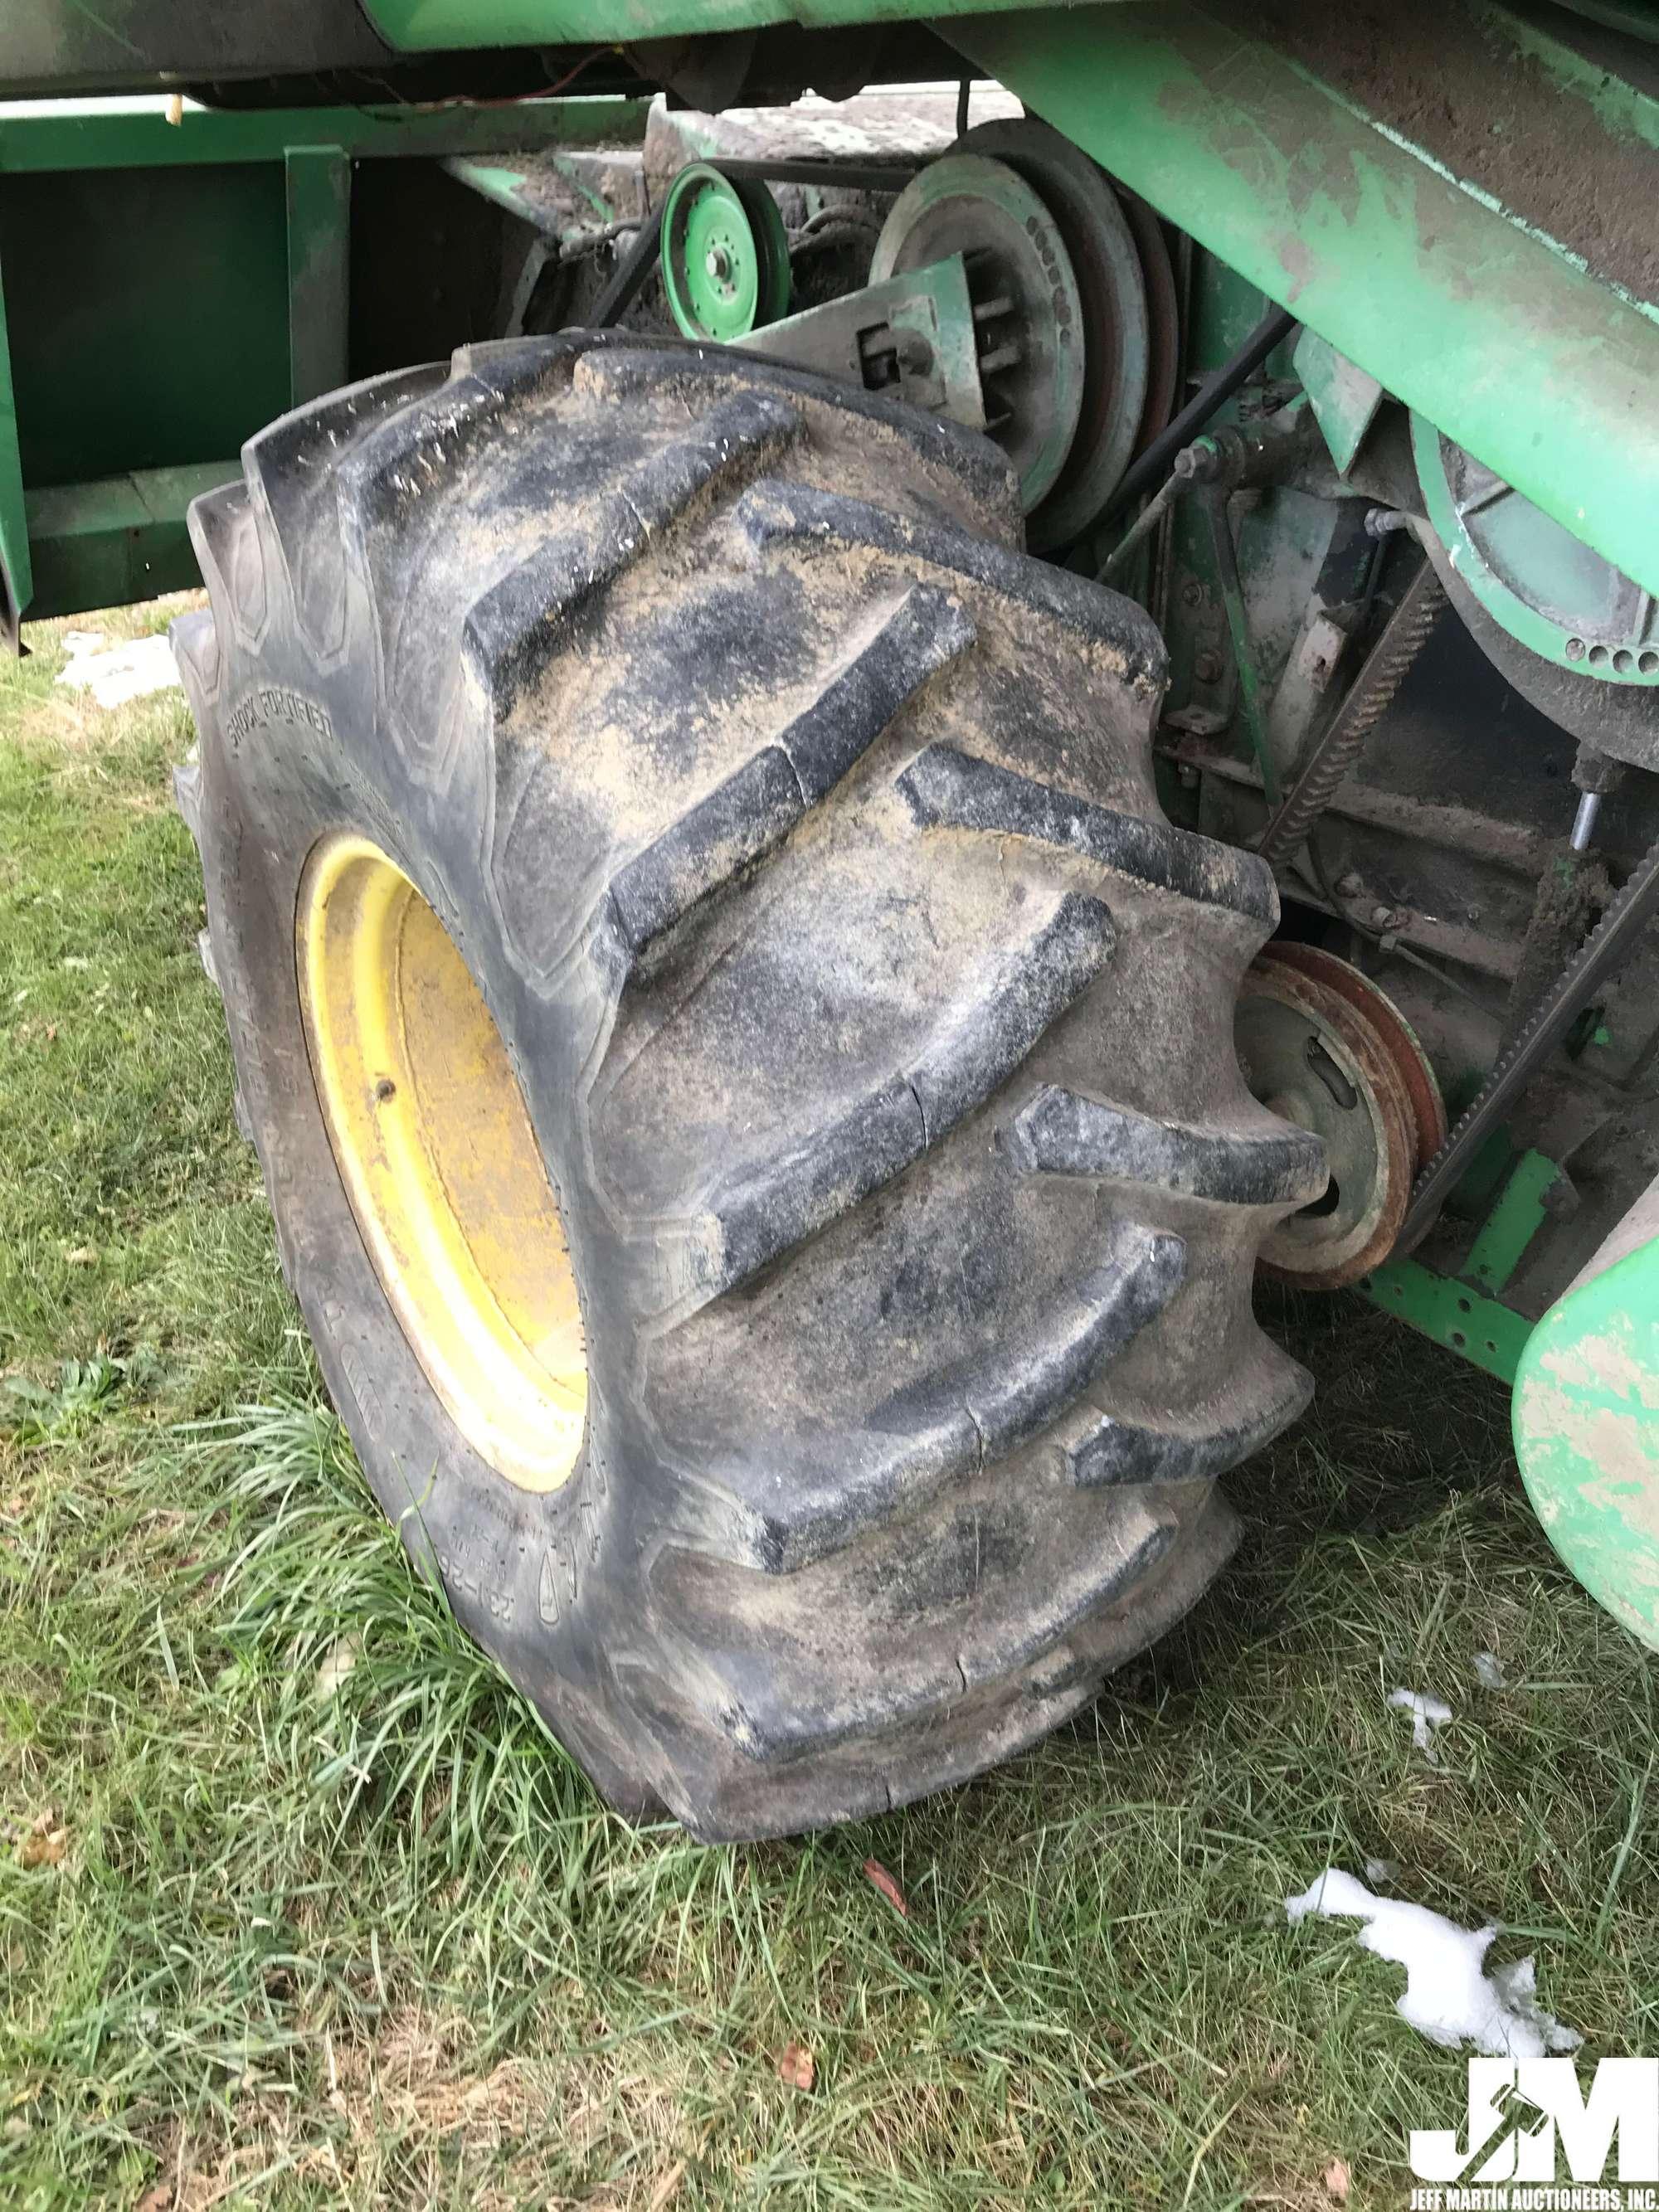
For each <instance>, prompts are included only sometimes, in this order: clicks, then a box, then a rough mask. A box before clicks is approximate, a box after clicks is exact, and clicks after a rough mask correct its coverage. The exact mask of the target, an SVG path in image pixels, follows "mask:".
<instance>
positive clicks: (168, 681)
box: [58, 629, 179, 707]
mask: <svg viewBox="0 0 1659 2212" xmlns="http://www.w3.org/2000/svg"><path fill="white" fill-rule="evenodd" d="M64 652H65V653H67V654H68V656H69V658H68V659H67V660H66V661H65V662H64V666H63V667H62V669H60V670H59V671H58V682H59V683H60V684H68V685H69V687H70V690H72V691H90V692H91V694H92V696H93V697H94V699H95V700H96V701H97V702H98V704H99V705H100V707H125V706H126V705H127V704H128V703H129V702H131V701H132V700H134V699H146V698H148V697H149V695H150V694H151V693H152V692H153V691H167V690H177V689H178V688H179V669H178V664H177V663H176V662H175V661H174V659H173V647H171V646H170V645H169V644H168V643H167V639H166V638H165V637H139V638H131V639H111V638H107V637H101V636H100V635H99V633H98V632H97V631H96V630H90V629H66V630H65V631H64Z"/></svg>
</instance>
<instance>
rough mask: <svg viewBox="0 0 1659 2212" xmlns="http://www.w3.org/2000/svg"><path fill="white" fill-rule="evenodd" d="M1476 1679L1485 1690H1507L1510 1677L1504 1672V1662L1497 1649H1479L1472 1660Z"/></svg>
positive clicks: (1471, 1663)
mask: <svg viewBox="0 0 1659 2212" xmlns="http://www.w3.org/2000/svg"><path fill="white" fill-rule="evenodd" d="M1469 1663H1470V1665H1471V1666H1472V1667H1473V1668H1474V1679H1475V1680H1476V1681H1477V1682H1479V1683H1480V1686H1481V1688H1482V1689H1483V1690H1507V1689H1508V1687H1509V1686H1510V1678H1509V1676H1508V1675H1507V1674H1505V1673H1504V1662H1503V1661H1502V1660H1501V1659H1500V1658H1499V1657H1498V1654H1497V1653H1496V1652H1495V1651H1477V1652H1476V1653H1475V1655H1474V1658H1473V1659H1472V1660H1471V1661H1470V1662H1469Z"/></svg>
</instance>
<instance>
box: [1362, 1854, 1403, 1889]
mask: <svg viewBox="0 0 1659 2212" xmlns="http://www.w3.org/2000/svg"><path fill="white" fill-rule="evenodd" d="M1365 1879H1366V1881H1368V1882H1370V1886H1371V1887H1372V1888H1373V1889H1381V1888H1382V1887H1383V1883H1384V1882H1389V1881H1399V1879H1400V1863H1399V1861H1398V1860H1397V1859H1367V1860H1366V1862H1365Z"/></svg>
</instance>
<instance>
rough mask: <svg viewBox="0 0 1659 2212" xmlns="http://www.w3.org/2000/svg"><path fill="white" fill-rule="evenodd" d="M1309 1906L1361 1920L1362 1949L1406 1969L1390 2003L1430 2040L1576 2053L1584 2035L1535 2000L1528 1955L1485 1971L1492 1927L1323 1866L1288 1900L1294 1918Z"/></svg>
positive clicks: (1493, 2050)
mask: <svg viewBox="0 0 1659 2212" xmlns="http://www.w3.org/2000/svg"><path fill="white" fill-rule="evenodd" d="M1310 1912H1311V1913H1317V1914H1318V1915H1319V1916H1320V1917H1321V1918H1322V1919H1325V1920H1363V1921H1364V1923H1365V1924H1364V1928H1362V1929H1361V1930H1360V1932H1359V1936H1358V1942H1359V1943H1360V1946H1361V1948H1363V1949H1364V1950H1367V1951H1373V1952H1375V1953H1376V1956H1377V1957H1378V1958H1379V1959H1391V1960H1394V1962H1395V1965H1396V1966H1403V1967H1404V1968H1405V1969H1406V1989H1405V1994H1404V1995H1403V1996H1401V1997H1400V1998H1399V1999H1398V2000H1397V2002H1396V2005H1395V2009H1396V2010H1397V2011H1398V2013H1399V2015H1400V2016H1401V2019H1402V2020H1404V2021H1409V2022H1410V2024H1411V2026H1412V2027H1414V2028H1416V2029H1417V2030H1418V2031H1419V2033H1421V2034H1424V2035H1426V2036H1427V2037H1428V2038H1429V2039H1430V2041H1431V2043H1440V2044H1444V2045H1446V2046H1447V2048H1448V2049H1450V2050H1455V2049H1456V2047H1457V2046H1458V2045H1459V2044H1461V2043H1471V2044H1473V2045H1474V2048H1475V2049H1476V2050H1477V2051H1485V2052H1486V2056H1487V2057H1491V2058H1541V2057H1544V2055H1545V2053H1546V2052H1547V2051H1576V2050H1577V2048H1578V2046H1579V2045H1580V2044H1581V2043H1582V2042H1583V2036H1581V2035H1579V2034H1577V2033H1576V2032H1575V2031H1574V2030H1573V2029H1572V2028H1570V2027H1562V2025H1561V2023H1560V2021H1558V2020H1554V2019H1552V2017H1551V2016H1550V2015H1549V2014H1548V2013H1547V2012H1545V2011H1544V2010H1543V2009H1542V2008H1541V2006H1540V2004H1539V2002H1538V1999H1537V1996H1536V1994H1535V1992H1536V1987H1537V1984H1536V1978H1535V1976H1534V1967H1533V1962H1532V1960H1531V1959H1530V1958H1525V1959H1520V1960H1516V1963H1515V1964H1514V1965H1513V1966H1497V1967H1494V1968H1493V1969H1492V1971H1491V1972H1487V1969H1486V1954H1487V1952H1488V1951H1489V1950H1490V1949H1491V1948H1492V1941H1493V1938H1494V1937H1495V1936H1496V1935H1497V1933H1498V1930H1497V1929H1495V1928H1474V1929H1469V1928H1460V1927H1459V1926H1458V1925H1457V1923H1456V1922H1455V1920H1448V1919H1447V1917H1446V1916H1445V1915H1444V1913H1443V1912H1435V1911H1431V1909H1430V1908H1429V1906H1427V1905H1413V1904H1410V1903H1409V1902H1408V1901H1407V1899H1403V1898H1395V1897H1373V1896H1372V1894H1371V1893H1370V1890H1368V1889H1367V1888H1366V1887H1365V1885H1364V1882H1363V1881H1356V1880H1355V1878H1354V1876H1353V1875H1351V1874H1344V1873H1343V1872H1342V1871H1341V1869H1340V1868H1337V1867H1327V1868H1326V1869H1325V1871H1324V1873H1323V1874H1322V1875H1319V1877H1318V1878H1317V1880H1316V1881H1315V1882H1314V1883H1313V1885H1312V1887H1310V1888H1308V1889H1305V1890H1304V1892H1303V1893H1302V1895H1301V1896H1300V1897H1291V1898H1287V1899H1285V1917H1286V1918H1287V1919H1289V1920H1290V1921H1291V1923H1296V1922H1297V1921H1301V1920H1305V1919H1306V1918H1307V1917H1308V1915H1309V1914H1310Z"/></svg>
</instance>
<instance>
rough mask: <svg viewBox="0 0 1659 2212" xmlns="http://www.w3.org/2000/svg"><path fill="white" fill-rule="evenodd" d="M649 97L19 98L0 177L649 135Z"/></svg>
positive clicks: (589, 142)
mask: <svg viewBox="0 0 1659 2212" xmlns="http://www.w3.org/2000/svg"><path fill="white" fill-rule="evenodd" d="M472 43H474V44H477V40H474V41H473V42H472ZM649 106H650V103H649V102H648V101H647V100H608V99H607V100H515V101H514V102H513V105H512V106H511V108H510V109H504V108H501V107H489V106H478V107H461V106H444V107H440V108H430V109H428V108H417V107H314V108H271V109H258V110H242V109H239V110H236V111H234V112H227V111H226V110H223V109H218V108H203V109H200V110H197V109H195V108H191V109H190V110H188V111H187V112H186V113H185V118H184V120H183V122H182V123H179V124H170V123H169V122H168V121H167V117H166V115H165V114H164V113H163V112H161V108H160V106H158V105H157V103H156V102H155V101H154V100H125V101H122V100H114V101H112V100H97V101H86V102H80V101H63V102H54V103H53V104H52V106H50V107H40V108H28V107H16V106H14V107H9V108H7V109H5V110H4V111H3V112H0V176H22V175H26V174H28V173H32V172H38V171H40V170H43V169H134V168H142V169H161V168H191V167H198V166H201V165H203V164H206V165H207V166H209V167H212V166H213V165H215V164H216V163H224V162H231V161H238V162H240V161H282V159H283V156H284V155H286V154H287V152H288V149H289V147H290V146H322V145H325V146H338V147H339V148H341V149H342V150H343V151H344V152H345V153H347V154H351V155H362V156H368V155H374V156H377V157H378V156H381V155H395V154H424V155H428V156H436V155H446V154H466V153H493V152H495V151H497V150H500V149H502V148H504V147H506V146H507V145H509V144H510V145H511V146H513V147H514V148H526V149H527V148H532V147H538V146H563V147H574V146H595V145H601V144H605V145H610V144H617V145H620V144H623V143H627V142H629V141H637V140H638V139H639V138H641V137H642V136H643V134H644V131H645V123H646V117H647V113H648V112H649Z"/></svg>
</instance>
